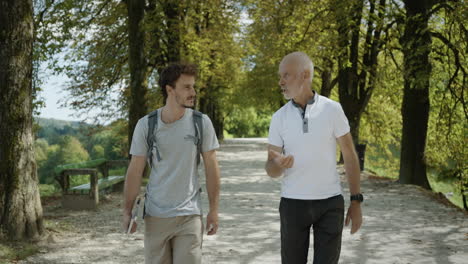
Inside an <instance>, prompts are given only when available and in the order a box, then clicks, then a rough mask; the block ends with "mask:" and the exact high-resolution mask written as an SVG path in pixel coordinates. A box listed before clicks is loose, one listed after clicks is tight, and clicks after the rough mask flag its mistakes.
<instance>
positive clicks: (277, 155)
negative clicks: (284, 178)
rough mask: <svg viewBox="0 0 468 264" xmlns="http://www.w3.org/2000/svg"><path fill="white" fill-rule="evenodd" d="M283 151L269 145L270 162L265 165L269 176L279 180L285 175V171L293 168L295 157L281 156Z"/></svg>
mask: <svg viewBox="0 0 468 264" xmlns="http://www.w3.org/2000/svg"><path fill="white" fill-rule="evenodd" d="M282 152H283V149H282V148H280V147H277V146H274V145H271V144H269V145H268V160H267V162H266V164H265V170H266V172H267V174H268V176H270V177H272V178H278V177H280V176H281V175H283V173H284V170H285V169H287V168H291V167H292V166H293V164H294V157H293V156H291V155H289V156H284V155H283V154H281V153H282Z"/></svg>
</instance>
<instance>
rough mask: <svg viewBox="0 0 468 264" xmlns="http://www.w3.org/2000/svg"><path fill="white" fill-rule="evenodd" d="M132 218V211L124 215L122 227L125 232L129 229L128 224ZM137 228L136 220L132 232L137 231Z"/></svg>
mask: <svg viewBox="0 0 468 264" xmlns="http://www.w3.org/2000/svg"><path fill="white" fill-rule="evenodd" d="M131 218H132V213H131V212H125V211H124V213H123V215H122V229H123V231H124V232H125V233H127V231H128V225H129V224H130V220H131ZM136 229H137V223H136V221H135V222H133V227H132V230H130V234H133V233H135V232H136Z"/></svg>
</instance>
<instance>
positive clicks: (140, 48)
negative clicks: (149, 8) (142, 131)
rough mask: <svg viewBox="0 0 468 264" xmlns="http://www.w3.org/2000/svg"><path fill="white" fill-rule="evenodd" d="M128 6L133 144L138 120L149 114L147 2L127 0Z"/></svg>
mask: <svg viewBox="0 0 468 264" xmlns="http://www.w3.org/2000/svg"><path fill="white" fill-rule="evenodd" d="M126 4H127V12H128V42H129V66H130V85H129V89H130V92H129V93H130V97H129V110H128V116H129V121H128V142H131V141H132V137H133V131H134V130H135V127H136V124H137V122H138V120H139V119H140V118H142V117H143V116H145V115H146V114H147V112H148V107H147V104H146V93H147V90H148V88H147V78H148V69H147V63H146V58H145V31H144V30H143V18H144V15H145V0H126Z"/></svg>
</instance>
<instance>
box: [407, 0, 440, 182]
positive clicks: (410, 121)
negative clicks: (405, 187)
mask: <svg viewBox="0 0 468 264" xmlns="http://www.w3.org/2000/svg"><path fill="white" fill-rule="evenodd" d="M404 3H405V10H406V18H405V21H404V27H405V31H404V34H403V36H402V37H401V39H400V42H401V46H402V49H403V55H404V59H403V61H404V94H403V105H402V109H401V114H402V117H403V128H402V138H401V157H400V176H399V181H400V182H401V183H407V184H416V185H419V186H422V187H424V188H427V189H430V188H431V187H430V185H429V182H428V180H427V175H426V162H425V156H424V155H425V148H426V137H427V127H428V120H429V108H430V105H429V80H430V76H431V62H430V61H429V55H430V53H431V44H432V40H431V36H430V31H429V27H428V21H429V18H430V15H431V10H432V7H433V5H434V3H435V2H434V1H432V0H426V1H421V2H414V1H406V0H405V1H404Z"/></svg>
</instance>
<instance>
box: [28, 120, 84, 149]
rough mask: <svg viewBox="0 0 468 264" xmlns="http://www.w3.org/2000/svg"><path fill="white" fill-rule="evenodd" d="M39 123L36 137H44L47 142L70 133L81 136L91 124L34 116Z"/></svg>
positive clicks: (53, 141) (52, 141)
mask: <svg viewBox="0 0 468 264" xmlns="http://www.w3.org/2000/svg"><path fill="white" fill-rule="evenodd" d="M35 122H36V123H37V124H38V125H39V128H38V129H37V130H36V138H43V139H46V140H47V142H49V144H52V143H55V142H56V141H57V140H58V138H59V137H60V136H64V135H70V136H75V137H78V138H82V137H83V131H85V130H88V129H89V128H92V127H93V125H90V124H87V123H85V122H78V121H65V120H58V119H54V118H41V117H35Z"/></svg>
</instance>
